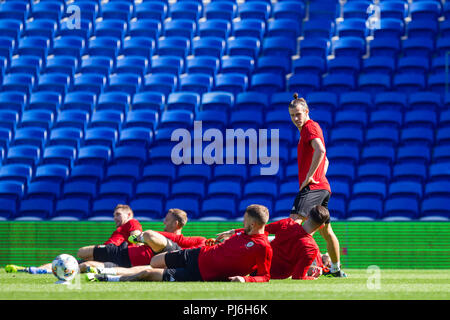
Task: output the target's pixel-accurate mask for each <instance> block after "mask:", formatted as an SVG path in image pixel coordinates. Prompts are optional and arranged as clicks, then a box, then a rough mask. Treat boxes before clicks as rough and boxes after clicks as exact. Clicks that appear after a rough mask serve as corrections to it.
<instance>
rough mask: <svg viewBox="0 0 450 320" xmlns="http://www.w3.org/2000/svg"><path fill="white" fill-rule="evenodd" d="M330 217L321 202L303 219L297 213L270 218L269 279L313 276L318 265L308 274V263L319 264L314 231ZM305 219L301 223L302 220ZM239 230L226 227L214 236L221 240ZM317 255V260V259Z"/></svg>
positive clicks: (315, 276) (314, 277) (268, 227)
mask: <svg viewBox="0 0 450 320" xmlns="http://www.w3.org/2000/svg"><path fill="white" fill-rule="evenodd" d="M329 218H330V214H329V212H328V210H327V209H326V208H325V207H323V206H320V205H317V206H314V207H313V208H312V209H311V210H310V212H309V214H308V215H307V217H306V219H305V218H304V217H302V216H300V215H298V214H291V215H290V216H289V218H286V219H282V220H279V221H276V222H272V223H270V224H268V225H266V227H265V232H266V233H268V234H275V239H273V240H272V242H271V243H270V245H271V246H272V250H273V258H272V265H271V268H270V277H271V279H286V278H289V277H292V279H300V280H314V279H316V278H317V274H318V272H319V269H318V268H317V269H315V270H314V269H313V270H311V271H310V275H308V271H309V270H310V267H311V265H312V264H313V262H314V261H315V260H316V261H317V263H318V264H319V266H320V264H321V262H322V261H321V258H322V257H321V255H320V251H319V247H318V246H317V243H316V241H315V240H314V238H313V234H314V233H315V232H316V231H317V230H318V229H319V228H320V227H321V226H322V225H323V224H324V223H325V222H326V221H327V220H328V219H329ZM303 220H305V222H304V223H303V225H302V221H303ZM236 231H239V229H238V230H229V231H225V232H222V233H220V234H219V235H218V237H217V240H219V241H220V240H223V239H226V238H228V237H229V236H230V235H232V234H234V233H235V232H236ZM319 259H320V260H319Z"/></svg>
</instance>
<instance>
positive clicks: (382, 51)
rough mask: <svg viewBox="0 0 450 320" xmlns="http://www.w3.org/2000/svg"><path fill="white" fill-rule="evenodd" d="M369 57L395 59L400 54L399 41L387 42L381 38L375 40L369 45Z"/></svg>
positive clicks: (391, 40) (393, 39)
mask: <svg viewBox="0 0 450 320" xmlns="http://www.w3.org/2000/svg"><path fill="white" fill-rule="evenodd" d="M369 47H370V56H371V57H374V56H387V57H392V56H394V57H396V56H397V54H398V53H399V52H400V40H398V39H395V38H389V41H386V39H383V38H375V39H373V40H372V41H370V43H369Z"/></svg>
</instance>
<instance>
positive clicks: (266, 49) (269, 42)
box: [261, 36, 297, 58]
mask: <svg viewBox="0 0 450 320" xmlns="http://www.w3.org/2000/svg"><path fill="white" fill-rule="evenodd" d="M261 52H262V54H263V55H264V56H270V57H277V58H278V57H287V58H290V57H291V56H293V55H295V54H296V52H297V39H290V38H288V37H286V36H271V37H266V38H264V40H263V43H262V50H261Z"/></svg>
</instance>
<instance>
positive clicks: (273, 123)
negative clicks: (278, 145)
mask: <svg viewBox="0 0 450 320" xmlns="http://www.w3.org/2000/svg"><path fill="white" fill-rule="evenodd" d="M314 119H315V121H317V118H316V117H314ZM265 126H266V127H267V129H268V130H270V129H278V130H279V139H280V141H282V142H286V143H287V144H289V145H290V144H292V143H293V142H294V135H293V132H294V130H293V127H292V121H291V119H290V117H289V116H288V115H287V113H286V110H270V111H267V112H266V114H265Z"/></svg>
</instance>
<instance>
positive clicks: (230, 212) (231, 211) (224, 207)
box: [199, 196, 237, 219]
mask: <svg viewBox="0 0 450 320" xmlns="http://www.w3.org/2000/svg"><path fill="white" fill-rule="evenodd" d="M236 211H237V204H236V201H235V200H234V199H232V198H229V197H222V196H218V197H211V198H208V199H204V200H203V202H202V205H201V213H200V215H199V217H201V218H204V217H211V216H214V217H216V216H218V217H222V218H225V219H230V218H232V217H236V216H237V212H236Z"/></svg>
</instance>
